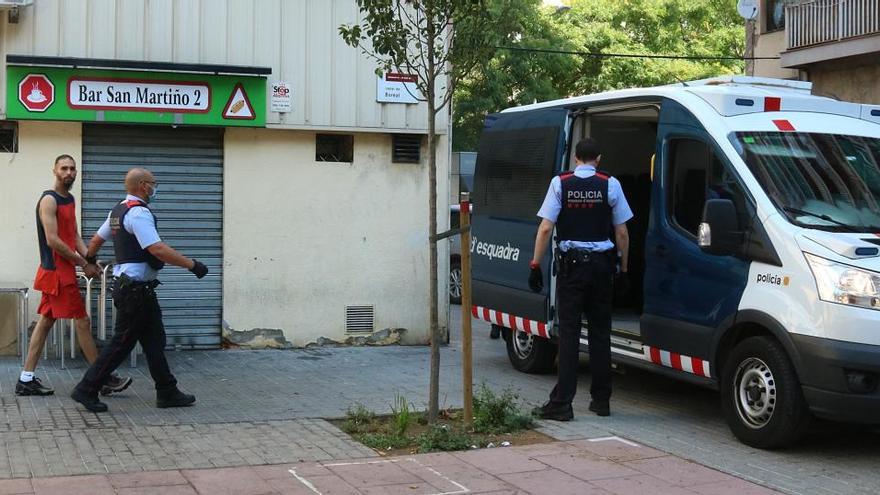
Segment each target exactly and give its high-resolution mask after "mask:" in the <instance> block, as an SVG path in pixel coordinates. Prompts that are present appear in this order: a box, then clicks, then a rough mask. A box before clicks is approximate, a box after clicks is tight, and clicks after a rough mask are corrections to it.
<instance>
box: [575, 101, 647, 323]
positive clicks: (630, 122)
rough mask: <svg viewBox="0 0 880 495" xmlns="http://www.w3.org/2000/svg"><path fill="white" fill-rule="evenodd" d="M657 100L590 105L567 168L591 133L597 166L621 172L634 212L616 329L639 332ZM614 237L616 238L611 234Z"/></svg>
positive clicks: (616, 308) (579, 119)
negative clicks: (598, 155)
mask: <svg viewBox="0 0 880 495" xmlns="http://www.w3.org/2000/svg"><path fill="white" fill-rule="evenodd" d="M659 112H660V109H659V104H650V103H644V102H641V103H637V104H633V103H629V104H622V105H616V106H614V107H609V106H602V107H590V108H585V109H583V110H581V111H580V113H579V115H578V116H577V117H576V118H575V120H574V121H573V123H572V132H571V136H572V138H573V139H572V146H571V153H570V156H569V168H571V169H573V168H574V166H575V161H574V145H575V144H577V142H578V141H579V140H580V139H582V138H584V137H587V136H590V137H592V138H594V139H596V140H597V141H598V142H599V146H600V149H601V151H602V157H601V161H600V163H599V170H602V171H604V172H605V173H608V174H610V175H611V176H613V177H615V178H617V180H618V181H619V182H620V185H621V187H622V188H623V192H624V195H625V196H626V199H627V202H628V203H629V206H630V209H632V212H633V218H632V219H631V220H630V221H629V222H627V227H628V230H629V239H630V246H629V281H630V287H629V289H628V290H626V291H619V290H618V291H615V292H616V293H615V296H614V330H615V333H620V332H623V333H626V334H630V335H632V336H634V337H636V336H638V335H639V333H640V332H639V317H640V316H641V314H642V304H643V281H644V276H645V239H646V236H647V231H648V217H649V215H650V211H651V180H652V177H651V176H652V168H653V165H652V160H653V155H654V152H655V149H656V141H657V122H658V120H659ZM611 239H612V240H613V239H614V236H613V234H612V236H611Z"/></svg>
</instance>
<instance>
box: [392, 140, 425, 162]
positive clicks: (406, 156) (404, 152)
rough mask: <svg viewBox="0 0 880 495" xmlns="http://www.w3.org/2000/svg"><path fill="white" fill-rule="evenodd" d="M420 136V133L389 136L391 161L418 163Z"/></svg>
mask: <svg viewBox="0 0 880 495" xmlns="http://www.w3.org/2000/svg"><path fill="white" fill-rule="evenodd" d="M421 152H422V136H421V135H420V134H393V135H392V136H391V161H392V162H394V163H419V162H420V161H421V159H422V157H421Z"/></svg>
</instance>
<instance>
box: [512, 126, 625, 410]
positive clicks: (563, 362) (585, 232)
mask: <svg viewBox="0 0 880 495" xmlns="http://www.w3.org/2000/svg"><path fill="white" fill-rule="evenodd" d="M599 158H600V153H599V144H598V143H597V142H596V141H595V140H593V139H591V138H586V139H584V140H582V141H581V142H579V143H578V144H577V147H576V148H575V161H576V163H577V167H576V168H575V170H574V171H573V172H571V171H569V172H566V173H563V174H561V175H560V176H558V177H554V178H553V180H552V181H551V182H550V189H549V190H548V191H547V196H546V197H545V199H544V204H543V205H541V209H540V210H539V211H538V216H539V217H541V219H542V220H541V225H540V226H539V227H538V234H537V236H536V238H535V255H534V258H532V261H531V262H530V263H529V268H530V274H529V287H530V288H531V289H532V290H533V291H535V292H540V291H541V290H543V287H544V275H543V273H542V271H541V265H540V262H541V260H542V259H543V258H544V254H545V252H546V250H547V245H548V244H549V241H550V236H551V235H552V233H553V228H554V227H555V228H556V237H557V242H558V244H557V250H556V256H557V259H556V263H557V265H556V266H557V270H558V271H557V277H556V289H557V291H556V292H557V310H558V314H559V342H558V344H559V370H558V373H559V374H558V379H557V383H556V386H555V387H554V388H553V391H552V392H551V393H550V400H549V401H547V403H546V404H544V405H543V406H541V407H539V408H537V409H535V411H534V414H535V415H537V416H539V417H541V418H543V419H553V420H558V421H569V420H571V419H572V418H573V417H574V414H573V412H572V407H571V402H572V400H573V399H574V395H575V392H576V390H577V372H578V356H579V349H578V348H579V345H580V335H581V317H582V315H586V318H587V325H588V331H589V346H590V374H591V375H592V376H591V385H590V395H591V396H592V401H591V402H590V411H592V412H594V413H596V414H598V415H599V416H608V415H609V414H610V406H609V399H610V398H611V311H612V308H611V302H612V296H613V292H614V283H615V273H616V263H617V258H618V255H619V256H620V268H619V270H620V271H619V272H618V273H617V279H618V283H624V282H625V278H624V277H625V276H626V272H627V268H628V267H627V262H628V251H629V234H628V233H627V229H626V221H627V220H629V219H630V218H632V216H633V214H632V211H631V210H630V208H629V205H628V204H627V202H626V198H625V197H624V195H623V190H622V189H621V187H620V183H619V182H618V181H617V179H615V178H614V177H610V176H608V175H605V174H603V173H601V172H597V171H596V165H597V164H598V163H599ZM612 226H613V230H614V237H615V241H616V248H617V249H615V243H612V242H611V239H609V233H610V232H611V230H612Z"/></svg>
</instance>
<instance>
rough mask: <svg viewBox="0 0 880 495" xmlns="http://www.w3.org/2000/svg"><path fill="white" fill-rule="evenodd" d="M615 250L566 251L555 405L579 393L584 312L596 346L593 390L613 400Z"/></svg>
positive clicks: (560, 276) (559, 287) (559, 282)
mask: <svg viewBox="0 0 880 495" xmlns="http://www.w3.org/2000/svg"><path fill="white" fill-rule="evenodd" d="M615 262H616V259H615V253H614V250H613V249H612V250H609V251H603V252H589V251H582V250H578V249H573V250H569V251H567V252H565V253H562V255H561V256H560V258H559V260H558V265H557V266H558V270H559V271H558V273H557V277H556V292H557V310H558V314H559V339H558V343H559V375H558V380H557V382H556V386H555V387H554V388H553V391H552V392H551V393H550V401H551V402H552V403H554V404H559V405H567V404H571V402H572V400H573V399H574V395H575V392H577V381H578V358H579V355H580V349H579V348H580V337H581V321H582V316H584V315H585V316H586V318H587V326H588V330H589V337H588V340H589V346H590V374H591V375H592V376H591V385H590V394H591V395H592V398H593V400H596V401H607V400H608V399H610V398H611V312H612V306H611V303H612V297H613V295H614V270H615Z"/></svg>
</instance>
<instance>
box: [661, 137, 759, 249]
mask: <svg viewBox="0 0 880 495" xmlns="http://www.w3.org/2000/svg"><path fill="white" fill-rule="evenodd" d="M669 158H670V160H669V165H670V166H669V169H668V177H669V184H670V185H671V187H670V188H669V201H668V206H667V208H668V209H669V218H670V220H672V221H673V223H674V224H676V225H678V226H679V227H681V228H682V229H683V230H685V231H686V232H688V233H690V234H691V235H693V236H694V237H696V235H697V230H698V228H699V226H700V222H701V221H702V217H703V206H705V204H706V200H707V199H729V200H731V201H733V204H734V205H735V206H736V210H737V214H738V216H739V220H740V228H743V227H744V226H745V225H746V223H747V222H748V218H749V208H748V207H747V201H748V200H747V197H746V195H745V192H744V190H743V187H742V185H741V184H740V183H739V181H738V180H737V178H736V176H735V175H734V174H733V173H732V172H731V171H730V170H729V168H728V166H727V165H726V164H725V163H724V162H723V161H722V160H720V159H719V158H718V157H717V156H716V155H715V153H714V152H713V150H712V147H711V146H709V145H708V144H707V143H705V142H703V141H700V140H697V139H686V138H682V139H675V140H673V141H672V143H671V146H670V156H669Z"/></svg>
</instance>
